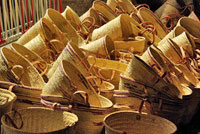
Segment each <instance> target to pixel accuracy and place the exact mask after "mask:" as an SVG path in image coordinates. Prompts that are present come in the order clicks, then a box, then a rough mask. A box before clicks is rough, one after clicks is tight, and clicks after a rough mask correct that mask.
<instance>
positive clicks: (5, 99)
mask: <svg viewBox="0 0 200 134" xmlns="http://www.w3.org/2000/svg"><path fill="white" fill-rule="evenodd" d="M0 93H1V96H0V118H1V117H2V116H3V115H4V114H5V113H7V112H9V111H11V110H12V107H13V103H14V102H15V100H16V99H17V96H16V95H15V94H14V93H12V92H11V91H9V90H7V89H3V88H0ZM0 124H1V123H0Z"/></svg>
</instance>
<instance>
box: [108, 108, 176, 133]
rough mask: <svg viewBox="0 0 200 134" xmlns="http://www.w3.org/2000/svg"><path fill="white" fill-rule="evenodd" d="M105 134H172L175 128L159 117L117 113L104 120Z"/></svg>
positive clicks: (127, 112) (130, 112)
mask: <svg viewBox="0 0 200 134" xmlns="http://www.w3.org/2000/svg"><path fill="white" fill-rule="evenodd" d="M104 125H105V133H106V134H124V133H128V134H129V133H137V134H144V133H148V134H160V133H166V134H173V133H174V132H176V130H177V128H176V126H175V125H174V124H173V123H172V122H170V121H168V120H166V119H164V118H161V117H158V116H155V115H149V114H140V113H137V112H133V111H119V112H114V113H111V114H109V115H107V116H106V117H105V118H104Z"/></svg>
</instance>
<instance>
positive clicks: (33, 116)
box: [1, 108, 78, 134]
mask: <svg viewBox="0 0 200 134" xmlns="http://www.w3.org/2000/svg"><path fill="white" fill-rule="evenodd" d="M1 122H2V131H3V134H35V133H37V134H47V133H51V134H61V133H69V134H71V133H73V132H74V131H75V130H74V129H75V127H74V126H75V125H76V123H77V122H78V117H77V116H76V115H75V114H73V113H69V112H63V111H58V110H56V111H54V110H51V109H47V108H27V109H20V110H18V111H12V112H9V113H6V114H5V115H4V116H3V117H2V118H1Z"/></svg>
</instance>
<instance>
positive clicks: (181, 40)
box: [172, 32, 196, 57]
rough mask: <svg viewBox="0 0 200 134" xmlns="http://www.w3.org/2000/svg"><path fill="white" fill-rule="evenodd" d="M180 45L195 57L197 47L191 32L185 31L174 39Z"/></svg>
mask: <svg viewBox="0 0 200 134" xmlns="http://www.w3.org/2000/svg"><path fill="white" fill-rule="evenodd" d="M172 40H173V41H174V42H175V43H176V44H177V45H178V46H179V47H182V48H184V49H185V50H186V51H187V52H188V54H189V55H190V56H191V57H193V51H194V49H195V48H196V45H195V42H194V40H193V39H192V38H191V36H190V35H189V33H187V32H183V33H182V34H180V35H179V36H176V37H175V38H173V39H172Z"/></svg>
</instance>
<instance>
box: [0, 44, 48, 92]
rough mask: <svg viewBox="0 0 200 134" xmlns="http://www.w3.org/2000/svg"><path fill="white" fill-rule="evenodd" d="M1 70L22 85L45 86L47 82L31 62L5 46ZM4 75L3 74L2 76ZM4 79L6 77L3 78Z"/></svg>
mask: <svg viewBox="0 0 200 134" xmlns="http://www.w3.org/2000/svg"><path fill="white" fill-rule="evenodd" d="M0 57H1V62H2V67H1V72H4V73H5V74H4V75H3V76H4V77H5V75H7V78H8V79H9V80H10V81H11V82H12V81H14V82H17V83H21V84H22V85H26V86H30V87H34V88H37V87H38V88H43V87H44V85H45V82H44V80H43V78H42V77H41V75H40V74H39V73H38V71H37V70H36V69H35V67H34V66H33V65H31V63H30V62H29V61H28V60H26V59H25V58H23V57H22V56H21V55H19V54H17V53H15V52H14V51H12V50H10V49H8V48H6V47H3V48H1V56H0ZM1 77H2V76H1ZM2 81H4V79H3V80H2Z"/></svg>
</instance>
